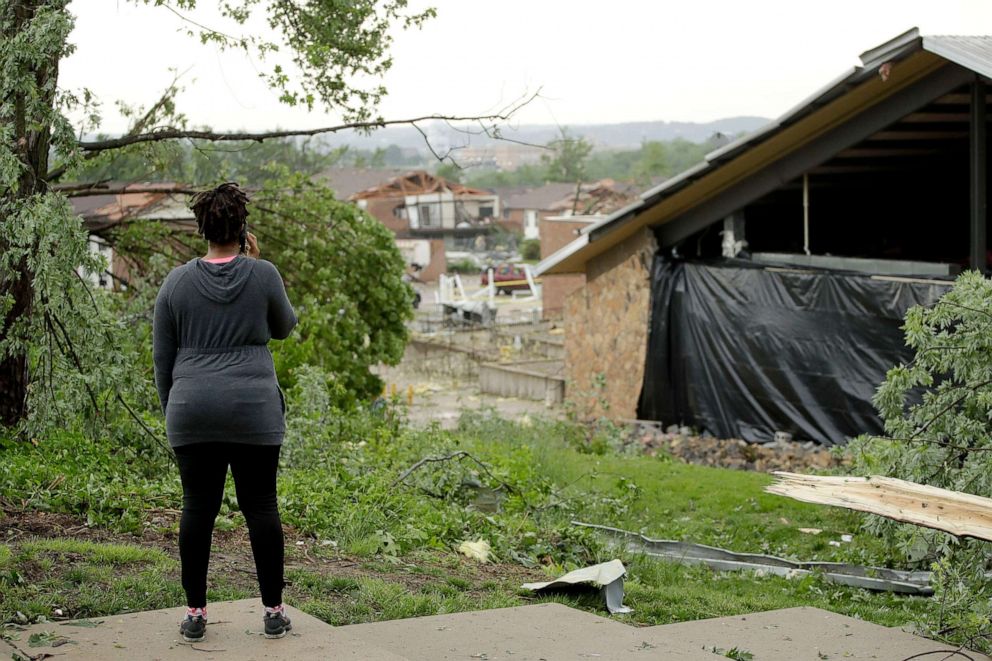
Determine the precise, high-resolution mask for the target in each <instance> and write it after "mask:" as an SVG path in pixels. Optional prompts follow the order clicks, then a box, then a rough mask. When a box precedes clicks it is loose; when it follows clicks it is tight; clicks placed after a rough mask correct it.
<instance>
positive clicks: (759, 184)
mask: <svg viewBox="0 0 992 661" xmlns="http://www.w3.org/2000/svg"><path fill="white" fill-rule="evenodd" d="M973 76H974V74H972V72H970V71H968V70H966V69H963V68H961V67H958V66H945V67H941V68H940V69H938V70H936V71H934V72H933V73H930V74H928V75H926V76H924V77H923V78H922V79H921V80H919V81H917V82H916V83H915V84H912V85H909V86H908V87H905V88H903V89H901V90H899V91H898V92H896V93H894V94H892V95H891V96H889V97H887V98H885V99H883V100H882V101H879V102H878V103H876V104H875V105H873V106H871V107H870V108H868V109H866V110H864V111H863V112H861V113H860V114H858V115H857V116H855V117H852V118H851V119H850V120H849V121H846V122H842V123H840V124H839V125H837V126H836V127H834V128H833V129H832V130H830V131H827V132H826V133H824V134H822V135H820V136H819V137H817V138H815V139H814V140H812V141H810V142H809V143H807V144H806V145H804V146H803V147H800V148H799V149H796V150H795V151H793V152H792V153H789V154H787V155H785V156H783V157H782V158H781V159H779V160H778V161H777V162H775V163H772V164H769V165H768V166H767V167H764V168H762V169H760V170H758V171H755V172H754V173H753V174H751V175H750V176H747V177H744V178H743V179H741V180H740V181H738V182H737V183H736V184H734V185H732V186H730V187H728V188H727V189H725V190H724V191H722V192H720V193H718V194H716V195H713V196H711V197H709V198H708V199H706V200H705V201H703V202H702V203H701V204H699V205H697V206H696V207H694V208H692V209H689V210H687V211H686V212H685V213H682V214H681V215H679V216H677V217H676V218H675V219H673V220H672V221H671V222H668V223H665V224H663V225H661V226H660V227H659V228H658V234H659V240H660V241H661V243H662V244H664V245H672V244H674V243H677V242H678V241H681V240H682V239H684V238H686V237H688V236H690V235H691V234H693V233H694V232H696V231H698V230H700V229H702V228H703V227H705V226H707V225H709V224H710V223H712V222H714V221H715V220H718V219H720V218H723V217H725V216H727V215H729V214H731V213H733V212H734V211H736V210H737V209H740V208H741V207H743V206H744V205H745V204H747V203H749V202H751V201H753V200H755V199H757V198H758V197H760V196H762V195H765V194H766V193H768V192H770V191H772V190H775V189H776V188H777V187H779V186H781V185H782V184H784V183H786V182H788V181H791V180H792V179H795V178H796V177H799V176H801V175H802V174H803V173H804V172H806V171H808V170H811V169H812V168H814V167H817V166H818V165H820V164H822V163H825V162H826V161H828V160H829V159H831V158H832V157H833V156H834V155H835V154H837V153H838V152H840V151H842V150H844V149H847V148H849V147H852V146H854V145H856V144H858V143H859V142H861V141H862V140H864V139H865V138H867V137H869V136H871V135H873V134H874V133H877V132H878V131H880V130H882V129H884V128H885V127H887V126H889V125H891V124H893V123H894V122H896V121H898V120H899V119H900V118H901V117H904V116H905V114H906V111H907V110H908V109H912V108H920V107H923V106H925V105H926V104H928V103H930V101H932V100H933V99H935V98H937V97H938V96H940V95H942V94H946V93H947V92H948V91H949V90H953V89H954V88H956V87H958V86H959V85H961V84H963V83H965V82H968V81H969V80H971V79H972V78H973Z"/></svg>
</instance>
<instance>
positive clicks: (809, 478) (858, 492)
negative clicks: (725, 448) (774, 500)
mask: <svg viewBox="0 0 992 661" xmlns="http://www.w3.org/2000/svg"><path fill="white" fill-rule="evenodd" d="M774 475H775V477H776V478H777V480H776V482H775V483H774V484H771V485H769V486H767V487H765V491H766V492H767V493H773V494H777V495H779V496H786V497H788V498H794V499H795V500H801V501H803V502H806V503H816V504H819V505H833V506H836V507H844V508H846V509H851V510H857V511H859V512H867V513H869V514H877V515H878V516H883V517H885V518H888V519H892V520H894V521H901V522H903V523H912V524H915V525H918V526H924V527H926V528H933V529H934V530H940V531H943V532H947V533H950V534H952V535H954V536H955V537H973V538H975V539H982V540H986V541H992V498H983V497H982V496H974V495H971V494H967V493H960V492H958V491H951V490H949V489H940V488H937V487H931V486H927V485H924V484H916V483H915V482H907V481H906V480H899V479H896V478H894V477H880V476H875V475H873V476H871V477H833V476H821V475H800V474H797V473H784V472H781V471H777V472H775V473H774Z"/></svg>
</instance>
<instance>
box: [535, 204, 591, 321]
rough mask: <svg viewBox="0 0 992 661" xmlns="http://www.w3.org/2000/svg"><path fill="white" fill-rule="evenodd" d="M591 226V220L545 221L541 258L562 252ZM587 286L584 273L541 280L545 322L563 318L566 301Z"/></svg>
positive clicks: (542, 311)
mask: <svg viewBox="0 0 992 661" xmlns="http://www.w3.org/2000/svg"><path fill="white" fill-rule="evenodd" d="M588 225H589V222H588V221H578V220H547V219H544V218H542V219H541V220H540V224H539V225H538V227H539V228H540V231H541V259H547V258H548V257H549V256H551V255H552V254H554V253H555V252H557V251H558V250H561V249H562V248H564V247H565V246H567V245H568V244H569V243H571V242H572V241H575V239H577V238H578V234H576V232H577V231H578V230H581V229H582V228H583V227H587V226H588ZM585 283H586V276H585V275H583V274H569V275H546V276H543V277H542V278H541V308H542V309H541V314H542V316H543V317H544V319H549V320H551V319H561V318H562V317H563V316H564V314H565V299H566V298H567V297H568V295H569V294H571V293H572V292H574V291H575V290H577V289H579V288H580V287H581V286H582V285H584V284H585Z"/></svg>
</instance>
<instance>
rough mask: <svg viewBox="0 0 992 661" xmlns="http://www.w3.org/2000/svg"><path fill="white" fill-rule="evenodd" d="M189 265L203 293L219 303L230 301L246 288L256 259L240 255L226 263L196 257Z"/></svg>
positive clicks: (198, 287) (197, 285) (193, 277)
mask: <svg viewBox="0 0 992 661" xmlns="http://www.w3.org/2000/svg"><path fill="white" fill-rule="evenodd" d="M189 265H190V275H191V277H192V279H193V283H194V284H195V285H196V288H197V289H198V290H199V292H200V293H201V294H203V295H204V296H206V297H207V298H209V299H210V300H211V301H215V302H217V303H230V302H231V301H233V300H234V299H236V298H237V297H238V295H239V294H240V293H241V290H242V289H244V288H245V284H246V283H247V282H248V279H249V278H250V277H251V272H252V271H253V270H254V268H255V260H254V259H250V258H248V257H242V256H241V255H238V256H237V257H235V258H234V259H233V260H231V261H230V262H227V263H226V264H211V263H210V262H205V261H203V260H202V259H200V258H196V259H193V260H190V262H189Z"/></svg>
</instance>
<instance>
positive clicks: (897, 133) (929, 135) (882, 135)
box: [868, 128, 968, 141]
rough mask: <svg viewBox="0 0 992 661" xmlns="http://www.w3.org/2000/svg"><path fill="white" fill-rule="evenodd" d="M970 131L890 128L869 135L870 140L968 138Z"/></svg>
mask: <svg viewBox="0 0 992 661" xmlns="http://www.w3.org/2000/svg"><path fill="white" fill-rule="evenodd" d="M967 137H968V131H919V130H908V129H895V128H894V129H889V130H886V131H879V132H878V133H876V134H874V135H871V136H869V137H868V140H871V141H874V140H884V141H888V140H948V139H953V138H967Z"/></svg>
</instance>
